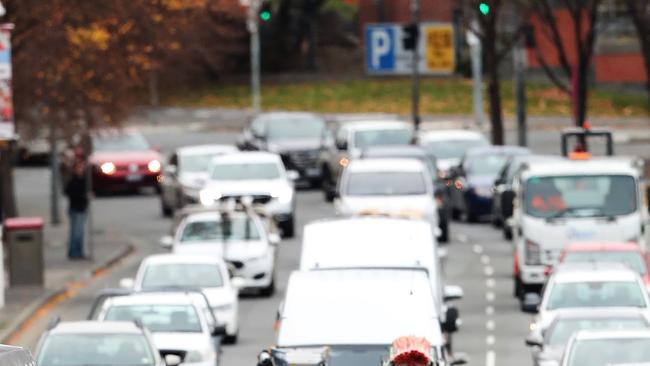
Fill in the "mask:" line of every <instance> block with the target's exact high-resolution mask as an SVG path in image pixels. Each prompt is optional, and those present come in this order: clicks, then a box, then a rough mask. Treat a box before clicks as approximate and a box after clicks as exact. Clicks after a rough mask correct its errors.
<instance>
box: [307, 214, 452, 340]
mask: <svg viewBox="0 0 650 366" xmlns="http://www.w3.org/2000/svg"><path fill="white" fill-rule="evenodd" d="M302 238H303V241H302V255H301V258H300V270H303V271H307V270H314V269H331V268H404V269H409V268H411V269H415V268H422V269H425V270H426V272H427V276H428V277H429V282H430V285H431V290H432V293H433V295H434V302H435V305H436V314H437V316H438V317H439V318H440V324H441V326H442V328H443V330H444V331H445V332H447V333H452V332H454V331H456V330H457V328H458V323H460V322H459V321H458V315H457V310H456V309H455V308H454V309H453V310H451V311H449V309H451V308H452V307H451V306H448V304H447V303H448V302H450V301H452V300H458V299H460V298H462V296H463V291H462V289H461V288H460V287H458V286H444V285H443V275H442V271H441V263H440V260H441V258H440V255H439V252H438V245H437V243H436V240H435V238H434V237H433V235H432V233H431V228H430V225H429V223H428V222H426V221H422V220H409V219H397V218H386V217H353V218H345V219H324V220H318V221H314V222H311V223H309V224H307V225H305V229H304V233H303V237H302ZM452 313H453V314H454V315H451V316H447V314H452Z"/></svg>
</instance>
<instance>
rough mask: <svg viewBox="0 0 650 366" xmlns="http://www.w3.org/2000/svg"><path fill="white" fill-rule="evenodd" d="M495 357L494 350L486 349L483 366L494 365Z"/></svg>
mask: <svg viewBox="0 0 650 366" xmlns="http://www.w3.org/2000/svg"><path fill="white" fill-rule="evenodd" d="M496 358H497V354H496V353H495V352H494V351H488V352H487V353H486V354H485V366H495V365H496Z"/></svg>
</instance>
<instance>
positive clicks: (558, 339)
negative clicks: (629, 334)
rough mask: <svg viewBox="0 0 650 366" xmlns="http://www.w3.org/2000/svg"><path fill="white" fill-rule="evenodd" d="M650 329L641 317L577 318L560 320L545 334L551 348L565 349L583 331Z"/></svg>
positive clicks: (546, 341)
mask: <svg viewBox="0 0 650 366" xmlns="http://www.w3.org/2000/svg"><path fill="white" fill-rule="evenodd" d="M643 328H648V322H647V321H645V320H643V318H642V317H641V316H638V317H634V318H632V317H625V318H604V317H595V318H576V319H558V320H557V321H556V322H555V324H553V325H552V326H551V327H550V328H549V329H548V331H547V332H546V334H545V343H546V344H547V345H550V346H559V347H564V345H566V344H567V343H568V342H569V338H571V336H572V335H573V333H576V332H578V331H581V330H589V329H593V330H602V329H612V330H625V329H643Z"/></svg>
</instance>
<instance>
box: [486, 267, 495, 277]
mask: <svg viewBox="0 0 650 366" xmlns="http://www.w3.org/2000/svg"><path fill="white" fill-rule="evenodd" d="M484 272H485V275H486V276H488V277H491V276H492V275H493V274H494V268H492V267H490V266H485V269H484Z"/></svg>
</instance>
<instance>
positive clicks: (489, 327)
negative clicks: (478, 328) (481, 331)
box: [485, 319, 496, 332]
mask: <svg viewBox="0 0 650 366" xmlns="http://www.w3.org/2000/svg"><path fill="white" fill-rule="evenodd" d="M495 327H496V325H495V323H494V320H492V319H490V320H488V321H487V322H485V329H487V330H488V331H490V332H491V331H493V330H494V328H495Z"/></svg>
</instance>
